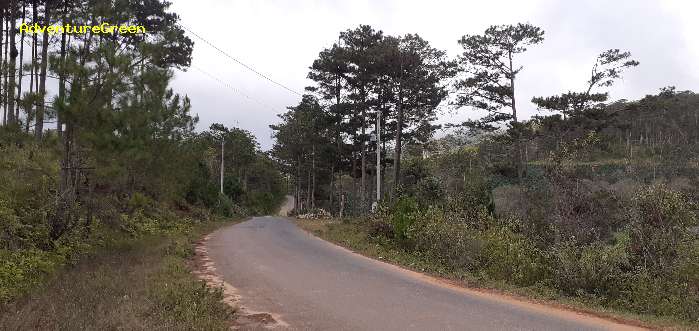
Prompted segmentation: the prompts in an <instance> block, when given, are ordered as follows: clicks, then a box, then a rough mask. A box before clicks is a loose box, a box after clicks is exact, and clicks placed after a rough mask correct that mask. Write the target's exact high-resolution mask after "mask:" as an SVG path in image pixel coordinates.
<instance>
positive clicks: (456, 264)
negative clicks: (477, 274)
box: [407, 208, 483, 271]
mask: <svg viewBox="0 0 699 331" xmlns="http://www.w3.org/2000/svg"><path fill="white" fill-rule="evenodd" d="M407 237H408V238H409V239H410V240H411V242H412V243H413V244H414V249H415V250H417V251H420V252H422V253H425V254H426V255H428V256H430V257H433V258H437V259H439V260H440V261H441V262H442V263H443V264H446V265H447V266H448V267H450V268H452V269H462V270H468V271H471V270H473V269H474V268H475V267H476V266H477V262H478V258H479V256H480V254H481V251H482V247H483V241H482V240H481V239H480V238H479V236H478V233H477V232H475V231H474V230H472V229H469V227H468V225H467V224H466V223H463V222H450V221H449V220H447V219H446V218H445V214H444V212H443V211H442V209H440V208H430V209H429V210H428V211H427V212H425V213H424V214H421V215H420V218H419V220H417V221H416V222H415V223H414V224H412V225H411V226H410V228H409V229H408V232H407Z"/></svg>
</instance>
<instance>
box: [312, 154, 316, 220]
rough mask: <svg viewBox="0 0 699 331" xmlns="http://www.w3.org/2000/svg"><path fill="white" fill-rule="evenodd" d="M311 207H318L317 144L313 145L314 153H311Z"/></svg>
mask: <svg viewBox="0 0 699 331" xmlns="http://www.w3.org/2000/svg"><path fill="white" fill-rule="evenodd" d="M311 173H312V175H313V176H312V179H311V209H315V208H316V145H315V144H314V145H313V154H312V155H311Z"/></svg>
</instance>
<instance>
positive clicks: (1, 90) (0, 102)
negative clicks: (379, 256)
mask: <svg viewBox="0 0 699 331" xmlns="http://www.w3.org/2000/svg"><path fill="white" fill-rule="evenodd" d="M6 25H7V24H6V23H5V9H3V10H2V12H0V107H2V125H5V124H6V123H7V102H6V101H5V100H6V98H5V97H6V89H5V87H6V85H5V78H4V77H7V75H5V60H6V59H7V56H5V54H4V52H3V51H4V50H5V49H6V43H5V34H4V33H2V30H3V29H4V28H5V26H6Z"/></svg>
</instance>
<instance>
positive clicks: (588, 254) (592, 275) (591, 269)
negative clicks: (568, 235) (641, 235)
mask: <svg viewBox="0 0 699 331" xmlns="http://www.w3.org/2000/svg"><path fill="white" fill-rule="evenodd" d="M629 244H630V239H629V236H628V233H625V232H622V233H618V234H617V235H616V239H615V243H614V244H613V245H605V244H603V243H600V242H597V243H594V244H590V245H585V246H577V245H576V244H575V243H574V242H573V241H568V242H565V243H562V244H560V245H558V246H557V247H554V248H553V254H552V255H553V263H554V265H555V268H554V269H553V275H554V279H553V280H554V282H553V283H554V284H555V286H556V288H557V289H559V290H561V291H562V292H563V293H565V294H568V295H578V296H588V297H592V296H594V297H608V298H618V297H619V296H620V295H621V291H622V290H623V288H624V286H625V282H627V281H628V277H627V275H626V272H627V271H628V270H630V268H631V264H630V261H629V255H628V249H629Z"/></svg>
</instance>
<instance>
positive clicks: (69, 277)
mask: <svg viewBox="0 0 699 331" xmlns="http://www.w3.org/2000/svg"><path fill="white" fill-rule="evenodd" d="M210 228H211V226H209V227H208V229H204V228H202V229H199V231H195V232H196V233H192V234H182V235H172V236H169V237H167V238H163V237H150V238H143V239H137V240H136V239H131V240H122V241H115V242H113V243H112V244H110V245H108V247H106V248H105V249H104V250H103V251H101V252H99V253H96V254H94V255H93V256H91V257H88V258H86V259H85V260H84V261H82V262H81V263H79V264H78V265H77V266H75V267H71V268H68V269H66V270H64V271H62V272H59V273H58V275H56V276H55V277H54V278H53V279H51V280H50V281H49V282H48V283H47V284H46V285H45V286H43V287H42V288H39V289H36V290H35V291H33V293H31V294H30V295H28V296H26V297H25V298H22V299H20V300H18V301H16V302H14V303H11V304H9V305H5V306H2V307H0V329H2V330H226V329H228V327H229V325H230V323H231V320H232V317H233V312H232V311H231V309H230V308H229V307H228V306H226V305H225V304H223V303H222V302H221V298H222V296H221V293H220V292H219V291H216V290H210V289H208V288H207V287H206V286H205V285H204V284H203V283H202V282H201V281H198V280H196V278H195V277H194V276H193V275H191V273H190V270H189V268H188V266H187V261H188V258H189V256H191V254H192V244H193V241H194V240H195V239H196V238H198V236H199V234H201V233H203V232H204V231H205V230H210Z"/></svg>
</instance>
